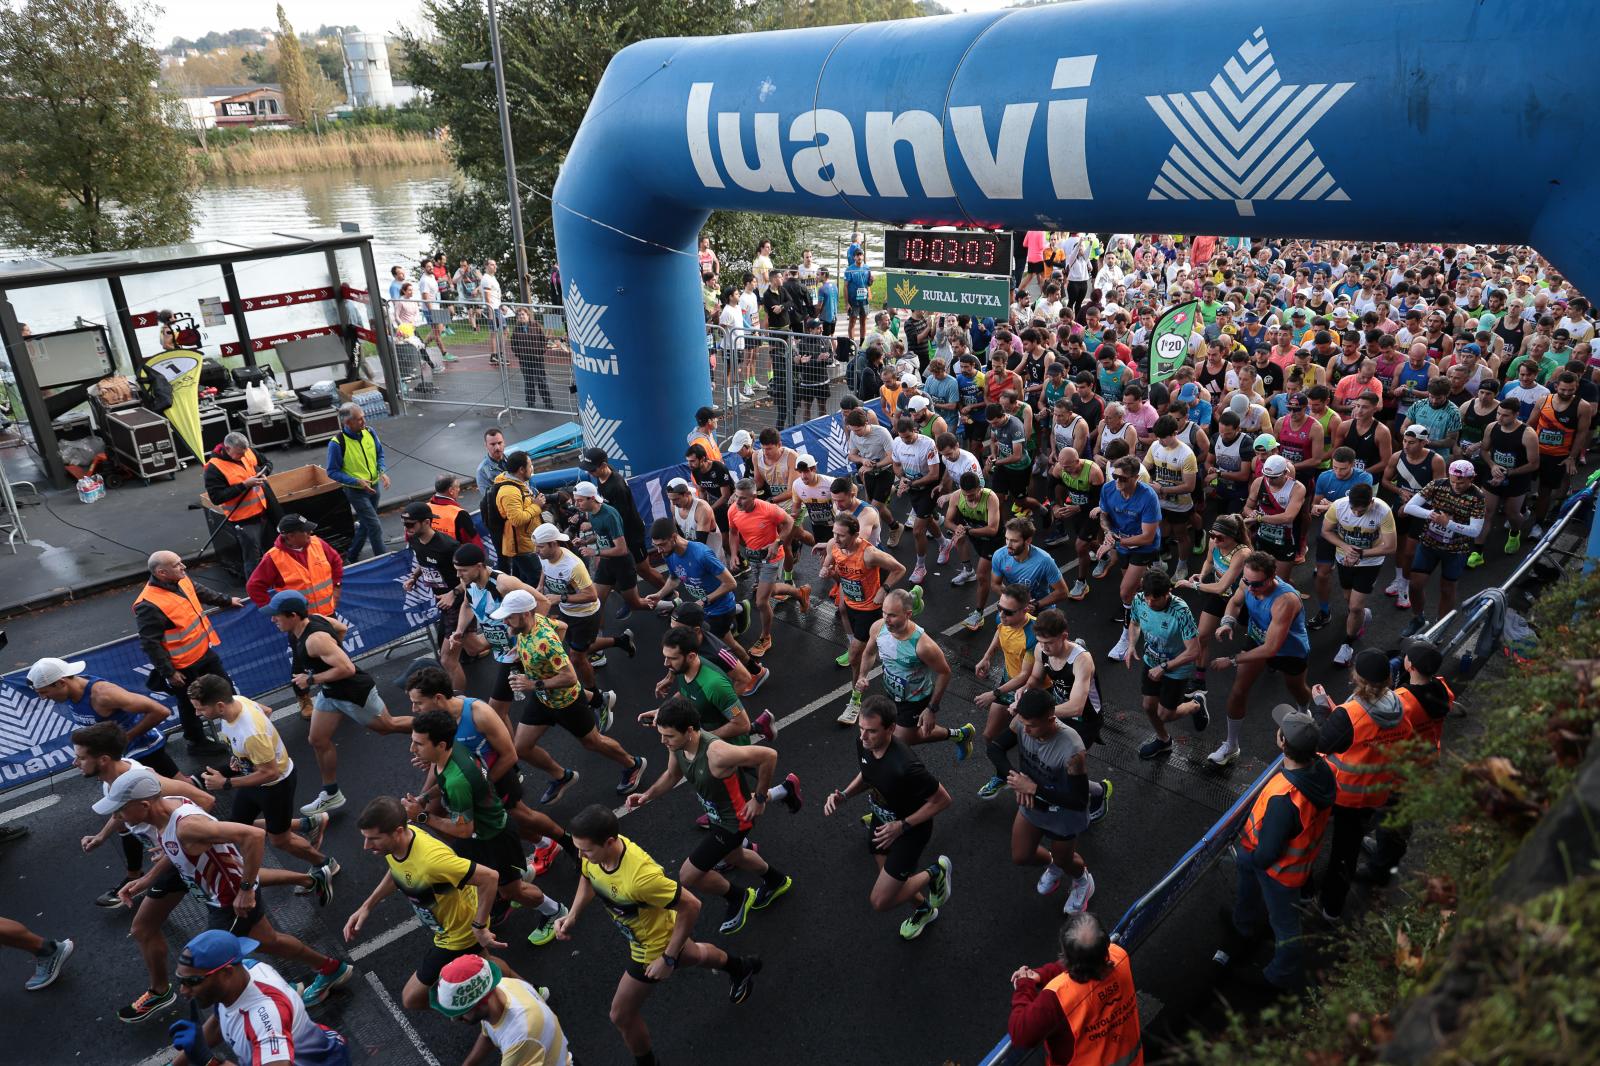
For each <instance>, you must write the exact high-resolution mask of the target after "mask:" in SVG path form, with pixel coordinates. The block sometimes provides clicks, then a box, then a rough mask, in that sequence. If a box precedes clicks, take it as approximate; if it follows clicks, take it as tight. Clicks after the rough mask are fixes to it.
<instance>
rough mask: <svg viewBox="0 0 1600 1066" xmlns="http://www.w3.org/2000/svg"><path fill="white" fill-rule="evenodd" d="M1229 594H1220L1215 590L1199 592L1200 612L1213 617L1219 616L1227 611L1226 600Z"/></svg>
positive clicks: (1229, 597) (1228, 598)
mask: <svg viewBox="0 0 1600 1066" xmlns="http://www.w3.org/2000/svg"><path fill="white" fill-rule="evenodd" d="M1232 598H1233V597H1231V596H1222V595H1219V594H1218V593H1215V592H1202V593H1201V594H1200V612H1199V613H1200V614H1209V615H1211V616H1212V617H1213V618H1221V617H1222V616H1223V615H1225V614H1227V613H1228V601H1229V600H1230V599H1232Z"/></svg>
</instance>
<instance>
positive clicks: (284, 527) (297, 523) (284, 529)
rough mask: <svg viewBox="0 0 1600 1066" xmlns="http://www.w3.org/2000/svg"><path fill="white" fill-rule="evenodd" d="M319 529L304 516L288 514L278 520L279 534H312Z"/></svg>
mask: <svg viewBox="0 0 1600 1066" xmlns="http://www.w3.org/2000/svg"><path fill="white" fill-rule="evenodd" d="M316 528H317V524H316V523H315V522H313V521H312V520H311V519H309V518H307V517H306V516H305V515H303V514H294V513H292V512H291V513H290V514H286V515H284V516H283V517H282V518H280V519H278V532H279V533H310V532H313V531H314V530H315V529H316Z"/></svg>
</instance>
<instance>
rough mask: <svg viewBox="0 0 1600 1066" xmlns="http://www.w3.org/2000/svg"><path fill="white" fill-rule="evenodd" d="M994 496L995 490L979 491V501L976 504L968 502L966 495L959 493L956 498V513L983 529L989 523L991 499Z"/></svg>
mask: <svg viewBox="0 0 1600 1066" xmlns="http://www.w3.org/2000/svg"><path fill="white" fill-rule="evenodd" d="M993 495H994V490H993V489H979V490H978V499H977V501H976V502H975V503H974V502H968V500H967V495H966V493H964V492H963V493H959V494H957V496H956V513H957V514H959V515H960V516H961V517H962V518H965V519H966V520H967V521H968V522H976V523H977V524H978V527H979V528H980V529H981V528H982V527H983V525H984V523H985V522H987V521H989V497H991V496H993Z"/></svg>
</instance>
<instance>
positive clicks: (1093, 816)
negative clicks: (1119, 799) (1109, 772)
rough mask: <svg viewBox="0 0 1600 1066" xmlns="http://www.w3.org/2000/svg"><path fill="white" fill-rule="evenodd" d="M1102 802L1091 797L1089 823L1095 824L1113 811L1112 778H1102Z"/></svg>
mask: <svg viewBox="0 0 1600 1066" xmlns="http://www.w3.org/2000/svg"><path fill="white" fill-rule="evenodd" d="M1100 789H1101V791H1100V802H1099V803H1098V804H1097V803H1095V802H1093V800H1092V799H1091V801H1090V803H1089V824H1090V825H1093V824H1094V823H1096V822H1098V821H1099V820H1100V819H1102V818H1104V817H1105V816H1106V815H1107V814H1109V813H1110V811H1111V792H1112V787H1111V778H1109V777H1102V778H1101V779H1100Z"/></svg>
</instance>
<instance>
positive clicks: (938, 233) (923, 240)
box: [883, 229, 1011, 277]
mask: <svg viewBox="0 0 1600 1066" xmlns="http://www.w3.org/2000/svg"><path fill="white" fill-rule="evenodd" d="M884 248H885V251H884V255H883V259H884V266H885V268H887V269H889V270H925V271H928V272H930V273H940V274H992V275H995V276H997V277H1004V276H1006V275H1009V274H1010V273H1011V234H1009V233H989V232H985V231H981V230H919V229H891V230H886V231H884Z"/></svg>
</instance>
